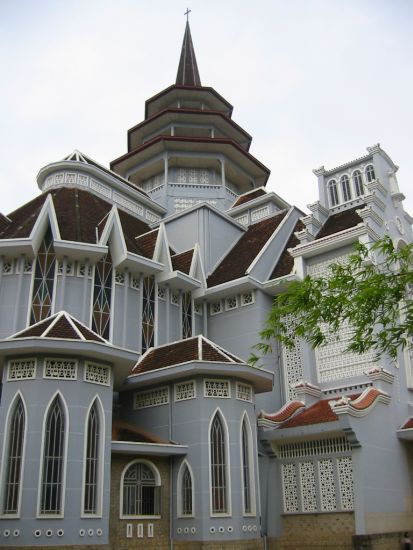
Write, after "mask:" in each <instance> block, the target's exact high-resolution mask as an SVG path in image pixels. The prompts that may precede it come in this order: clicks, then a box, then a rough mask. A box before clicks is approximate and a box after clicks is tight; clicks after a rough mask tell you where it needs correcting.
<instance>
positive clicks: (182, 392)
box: [175, 380, 196, 401]
mask: <svg viewBox="0 0 413 550" xmlns="http://www.w3.org/2000/svg"><path fill="white" fill-rule="evenodd" d="M194 397H196V390H195V382H194V381H193V380H191V381H190V382H180V383H179V384H175V401H185V400H186V399H194Z"/></svg>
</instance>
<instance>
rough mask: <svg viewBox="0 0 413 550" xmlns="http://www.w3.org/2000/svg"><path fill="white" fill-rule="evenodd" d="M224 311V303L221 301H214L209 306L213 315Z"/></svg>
mask: <svg viewBox="0 0 413 550" xmlns="http://www.w3.org/2000/svg"><path fill="white" fill-rule="evenodd" d="M221 312H222V304H221V302H214V303H213V304H211V305H210V306H209V313H210V314H211V315H217V314H218V313H221Z"/></svg>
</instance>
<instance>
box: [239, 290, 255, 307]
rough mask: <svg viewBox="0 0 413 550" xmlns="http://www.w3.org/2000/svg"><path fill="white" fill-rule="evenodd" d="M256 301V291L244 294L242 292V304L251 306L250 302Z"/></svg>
mask: <svg viewBox="0 0 413 550" xmlns="http://www.w3.org/2000/svg"><path fill="white" fill-rule="evenodd" d="M253 303H254V293H253V292H245V293H244V294H241V305H242V306H249V305H250V304H253Z"/></svg>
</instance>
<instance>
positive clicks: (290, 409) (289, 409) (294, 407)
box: [260, 401, 304, 423]
mask: <svg viewBox="0 0 413 550" xmlns="http://www.w3.org/2000/svg"><path fill="white" fill-rule="evenodd" d="M303 407H304V403H303V402H302V401H289V402H288V403H286V404H285V405H284V406H283V407H281V409H280V410H279V411H278V412H277V413H275V414H267V413H265V412H262V413H261V414H260V418H265V420H270V421H271V422H275V423H280V422H285V421H286V420H288V419H289V418H291V417H292V416H293V415H294V414H296V413H297V411H299V410H300V409H302V408H303Z"/></svg>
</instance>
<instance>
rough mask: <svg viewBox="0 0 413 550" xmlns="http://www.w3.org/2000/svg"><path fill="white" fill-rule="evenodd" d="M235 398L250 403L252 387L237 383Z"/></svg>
mask: <svg viewBox="0 0 413 550" xmlns="http://www.w3.org/2000/svg"><path fill="white" fill-rule="evenodd" d="M236 398H237V399H241V401H248V402H250V403H252V386H250V385H249V384H243V383H242V382H237V384H236Z"/></svg>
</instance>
